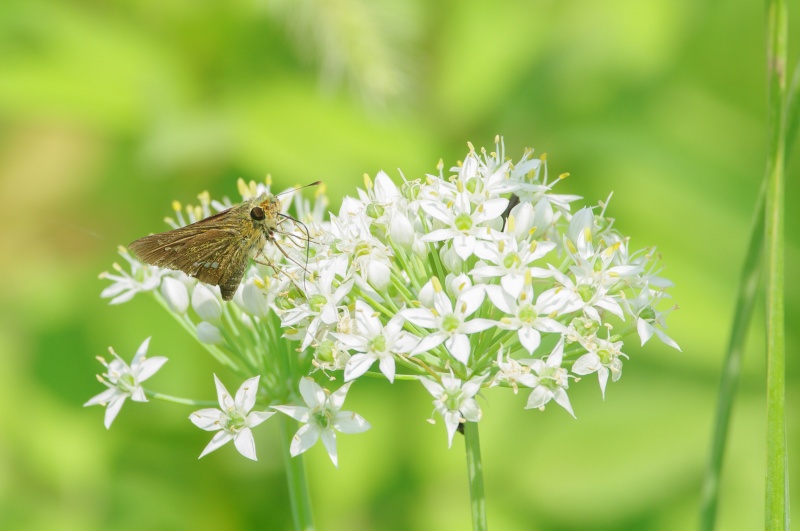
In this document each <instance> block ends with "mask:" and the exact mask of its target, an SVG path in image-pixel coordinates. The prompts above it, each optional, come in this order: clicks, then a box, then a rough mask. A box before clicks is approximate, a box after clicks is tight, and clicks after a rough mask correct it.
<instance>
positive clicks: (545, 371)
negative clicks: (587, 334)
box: [521, 340, 575, 417]
mask: <svg viewBox="0 0 800 531" xmlns="http://www.w3.org/2000/svg"><path fill="white" fill-rule="evenodd" d="M563 357H564V341H563V340H561V341H559V342H558V344H557V345H556V347H555V348H554V349H553V351H552V352H551V353H550V355H549V356H547V360H542V359H533V360H521V363H524V364H526V365H528V366H529V367H530V369H531V372H532V373H533V374H535V376H534V378H533V382H532V385H530V387H533V391H531V394H530V396H529V397H528V404H527V405H526V406H525V408H526V409H531V408H537V409H544V406H545V404H547V403H548V402H550V401H551V400H554V401H555V403H556V404H558V405H559V406H561V407H563V408H564V409H566V410H567V412H568V413H569V414H570V415H572V416H573V417H575V413H574V412H573V411H572V405H571V404H570V403H569V396H567V388H568V387H569V376H568V373H567V369H564V368H562V367H561V360H562V359H563Z"/></svg>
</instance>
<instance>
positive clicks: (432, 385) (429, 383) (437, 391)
mask: <svg viewBox="0 0 800 531" xmlns="http://www.w3.org/2000/svg"><path fill="white" fill-rule="evenodd" d="M419 383H421V384H422V386H423V387H424V388H425V389H427V390H428V392H429V393H430V394H431V395H433V397H434V398H439V397H440V396H442V394H443V393H444V387H442V386H441V384H440V383H439V382H436V381H434V380H431V379H429V378H422V377H421V378H420V379H419Z"/></svg>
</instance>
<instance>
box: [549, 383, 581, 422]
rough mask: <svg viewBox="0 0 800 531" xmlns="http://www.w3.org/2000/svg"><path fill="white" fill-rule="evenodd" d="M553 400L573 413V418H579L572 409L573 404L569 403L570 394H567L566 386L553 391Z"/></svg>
mask: <svg viewBox="0 0 800 531" xmlns="http://www.w3.org/2000/svg"><path fill="white" fill-rule="evenodd" d="M553 400H555V402H556V404H558V405H559V406H561V407H563V408H564V409H566V410H567V412H568V413H569V414H570V415H572V418H577V417H575V413H574V412H573V411H572V404H570V403H569V396H567V391H566V390H564V388H562V387H559V388H558V389H556V390H555V391H554V392H553Z"/></svg>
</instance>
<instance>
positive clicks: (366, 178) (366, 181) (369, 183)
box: [364, 173, 372, 190]
mask: <svg viewBox="0 0 800 531" xmlns="http://www.w3.org/2000/svg"><path fill="white" fill-rule="evenodd" d="M364 187H365V188H366V189H367V190H372V179H370V178H369V175H367V174H366V173H365V174H364Z"/></svg>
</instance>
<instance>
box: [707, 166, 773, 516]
mask: <svg viewBox="0 0 800 531" xmlns="http://www.w3.org/2000/svg"><path fill="white" fill-rule="evenodd" d="M764 185H766V182H765V183H764ZM765 193H766V190H765V187H764V186H762V187H761V193H760V194H759V196H758V201H757V206H756V212H755V216H754V217H753V223H752V226H753V229H752V230H751V231H750V243H749V244H748V246H747V256H746V257H745V262H744V267H743V268H742V273H741V277H740V278H739V287H738V294H737V296H736V304H735V306H734V307H735V311H734V316H733V325H732V326H731V331H730V337H729V338H728V348H727V351H726V353H725V361H724V363H723V369H722V377H721V379H720V383H719V395H718V396H717V411H716V420H715V421H714V435H713V441H712V443H711V457H710V458H709V460H708V466H707V468H706V475H705V478H704V480H703V491H702V497H701V501H700V529H701V530H703V531H711V530H712V529H714V522H715V520H716V514H717V505H718V503H719V481H720V477H721V475H722V462H723V459H724V457H725V444H726V441H727V439H728V427H729V425H730V420H731V411H732V409H733V400H734V397H735V396H736V388H737V387H738V384H739V376H740V375H741V372H742V358H743V357H744V345H745V340H746V339H747V332H748V329H749V327H750V318H751V317H752V315H753V306H755V300H756V293H757V292H758V286H759V282H760V279H761V270H762V265H763V261H762V260H761V251H762V246H763V244H764V195H765Z"/></svg>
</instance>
